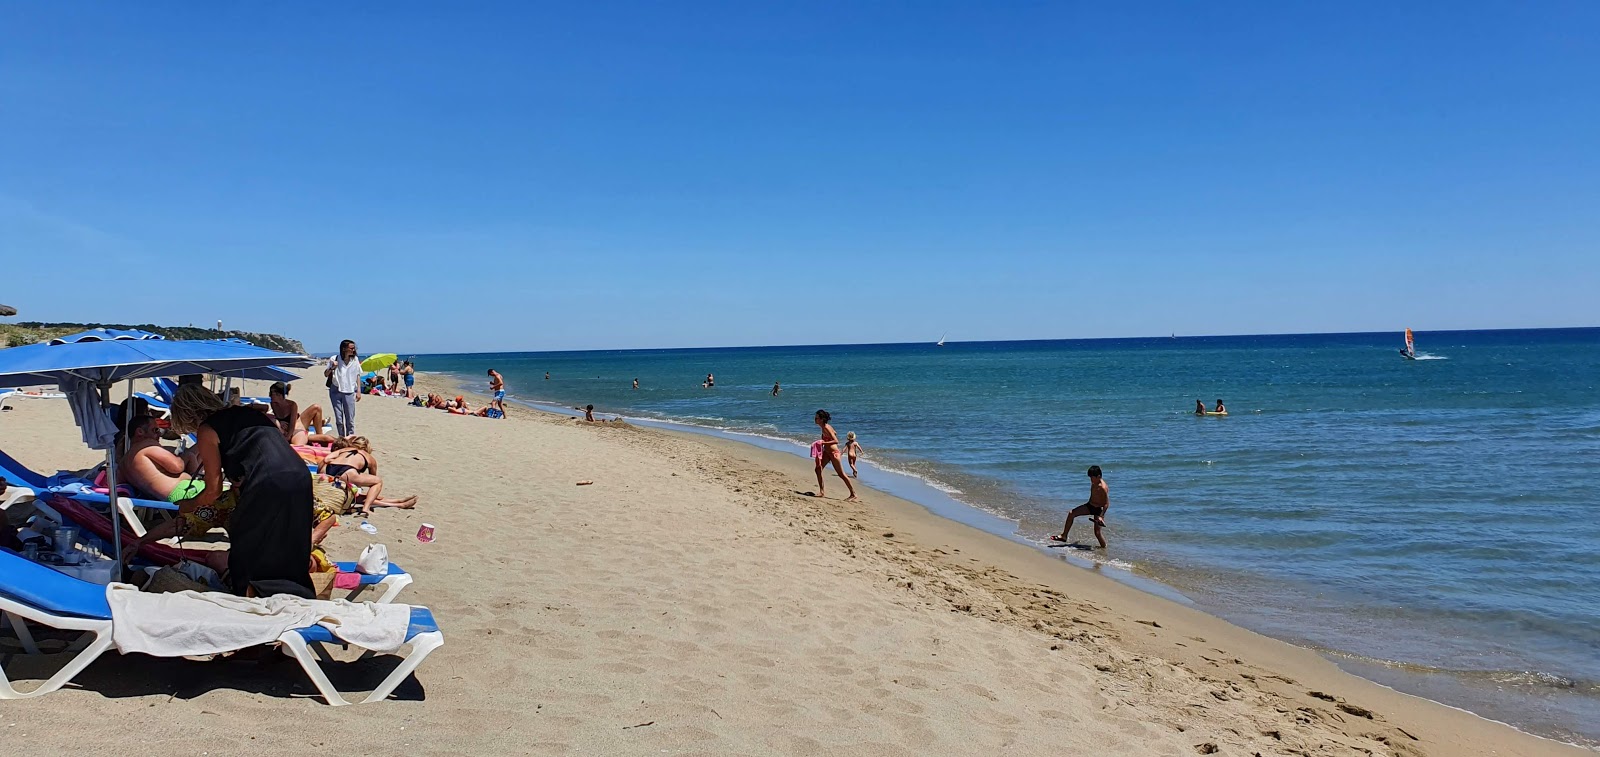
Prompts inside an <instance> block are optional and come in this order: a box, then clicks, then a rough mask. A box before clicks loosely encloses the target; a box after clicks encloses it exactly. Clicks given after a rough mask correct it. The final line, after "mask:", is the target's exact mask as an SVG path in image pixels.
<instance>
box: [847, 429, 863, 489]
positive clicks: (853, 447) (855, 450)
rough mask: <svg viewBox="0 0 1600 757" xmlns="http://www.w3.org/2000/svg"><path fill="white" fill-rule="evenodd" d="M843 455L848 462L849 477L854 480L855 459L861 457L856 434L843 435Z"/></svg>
mask: <svg viewBox="0 0 1600 757" xmlns="http://www.w3.org/2000/svg"><path fill="white" fill-rule="evenodd" d="M844 454H845V457H846V458H847V459H848V460H849V461H850V477H851V478H856V458H858V457H861V445H860V444H857V443H856V432H854V431H851V432H850V433H848V434H845V435H844Z"/></svg>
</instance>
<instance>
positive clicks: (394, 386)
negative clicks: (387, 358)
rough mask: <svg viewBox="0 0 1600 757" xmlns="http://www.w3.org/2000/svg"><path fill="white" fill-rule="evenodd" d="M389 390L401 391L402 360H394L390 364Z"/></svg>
mask: <svg viewBox="0 0 1600 757" xmlns="http://www.w3.org/2000/svg"><path fill="white" fill-rule="evenodd" d="M389 390H390V391H393V392H399V391H400V361H399V360H396V361H394V362H392V363H390V364H389Z"/></svg>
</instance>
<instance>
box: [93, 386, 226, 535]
mask: <svg viewBox="0 0 1600 757" xmlns="http://www.w3.org/2000/svg"><path fill="white" fill-rule="evenodd" d="M160 440H161V429H158V428H156V425H155V420H154V419H152V418H151V417H150V416H148V415H136V416H134V417H133V421H132V422H131V423H130V424H129V426H128V451H127V452H124V453H123V455H122V460H121V462H120V464H119V465H120V469H121V470H122V472H123V473H124V474H126V476H127V479H126V480H127V482H128V484H129V485H130V486H132V487H133V488H134V491H135V492H137V493H139V494H141V495H143V496H144V497H146V498H148V499H157V500H164V501H166V502H173V503H177V502H182V501H184V500H186V499H192V498H194V497H198V496H200V493H201V492H203V491H205V488H206V482H205V481H204V480H203V479H200V478H196V477H195V476H197V475H198V474H199V472H200V459H199V456H197V455H192V454H190V455H186V456H182V457H180V456H178V455H175V454H173V453H172V450H169V449H167V448H166V447H163V446H161V444H160ZM234 505H235V498H234V495H233V492H231V491H229V492H225V493H223V494H222V496H220V497H217V499H216V501H215V502H213V503H211V504H210V505H207V506H205V507H201V508H199V509H197V510H195V511H194V512H190V513H180V514H178V515H177V516H176V517H174V518H172V519H171V520H168V521H165V522H163V523H161V524H159V525H157V526H156V527H155V528H152V529H150V530H149V531H148V532H146V533H145V535H144V536H142V537H139V538H138V539H135V540H134V543H133V549H131V550H128V551H127V552H126V553H125V554H126V556H127V557H129V558H131V557H132V556H133V555H136V554H138V553H139V549H140V548H141V547H143V546H144V545H145V544H149V543H150V542H154V541H160V540H162V539H166V538H169V537H173V536H177V537H179V538H188V537H195V536H199V535H201V534H204V533H206V532H207V531H210V530H211V529H213V528H225V527H227V525H228V515H229V514H231V513H232V512H233V508H234Z"/></svg>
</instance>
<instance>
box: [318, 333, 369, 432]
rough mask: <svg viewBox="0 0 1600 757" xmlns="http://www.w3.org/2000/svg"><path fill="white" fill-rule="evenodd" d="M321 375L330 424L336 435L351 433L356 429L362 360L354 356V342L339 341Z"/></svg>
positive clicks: (347, 340)
mask: <svg viewBox="0 0 1600 757" xmlns="http://www.w3.org/2000/svg"><path fill="white" fill-rule="evenodd" d="M322 375H324V376H327V377H328V404H330V405H333V425H334V426H336V427H338V430H339V436H350V435H352V434H354V433H355V432H356V402H357V401H359V400H360V399H361V394H360V392H361V359H360V358H358V357H356V343H355V342H354V341H352V340H349V339H346V340H344V341H342V342H340V343H339V354H338V355H335V356H334V357H331V358H328V367H327V368H326V369H324V370H323V371H322Z"/></svg>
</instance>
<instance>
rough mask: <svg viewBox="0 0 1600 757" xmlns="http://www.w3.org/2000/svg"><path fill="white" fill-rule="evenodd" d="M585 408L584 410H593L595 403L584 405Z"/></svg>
mask: <svg viewBox="0 0 1600 757" xmlns="http://www.w3.org/2000/svg"><path fill="white" fill-rule="evenodd" d="M583 409H584V410H593V409H594V405H584V406H583Z"/></svg>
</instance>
